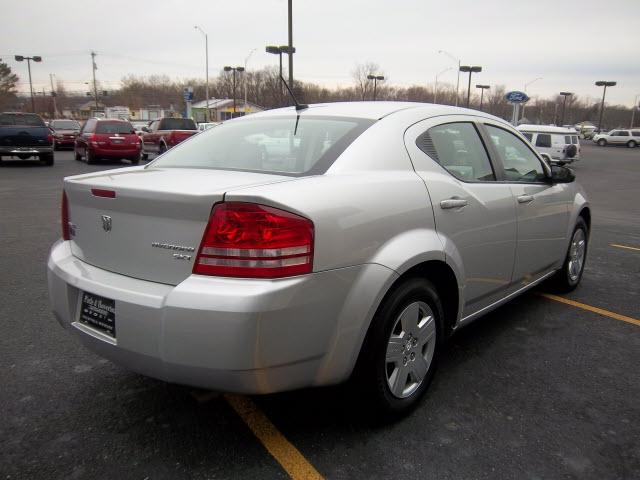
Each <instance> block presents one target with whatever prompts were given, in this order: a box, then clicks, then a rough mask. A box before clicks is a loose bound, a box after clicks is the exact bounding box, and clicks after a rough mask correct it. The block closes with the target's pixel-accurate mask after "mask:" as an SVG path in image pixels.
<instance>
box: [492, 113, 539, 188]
mask: <svg viewBox="0 0 640 480" xmlns="http://www.w3.org/2000/svg"><path fill="white" fill-rule="evenodd" d="M486 127H487V130H488V132H489V135H490V137H491V140H492V141H493V144H494V145H495V147H496V149H497V150H498V152H499V153H500V156H501V157H502V163H503V165H504V173H505V177H506V180H507V181H510V182H528V183H531V182H542V181H544V180H545V178H546V175H545V172H544V169H543V167H542V163H540V160H539V159H538V157H537V156H536V155H535V154H534V153H533V152H532V151H531V150H530V149H529V148H528V147H527V145H526V144H525V143H524V142H523V141H522V140H520V139H519V138H518V137H516V136H515V135H514V134H512V133H511V132H508V131H506V130H503V129H502V128H498V127H494V126H491V125H487V126H486Z"/></svg>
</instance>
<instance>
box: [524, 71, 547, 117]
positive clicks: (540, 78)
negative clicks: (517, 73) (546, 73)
mask: <svg viewBox="0 0 640 480" xmlns="http://www.w3.org/2000/svg"><path fill="white" fill-rule="evenodd" d="M538 80H542V77H537V78H534V79H533V80H531V81H530V82H527V83H525V84H524V93H527V88H529V85H531V84H532V83H533V82H537V81H538ZM526 106H527V104H526V103H523V104H522V118H524V109H525V107H526Z"/></svg>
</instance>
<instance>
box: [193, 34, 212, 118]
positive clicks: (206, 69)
mask: <svg viewBox="0 0 640 480" xmlns="http://www.w3.org/2000/svg"><path fill="white" fill-rule="evenodd" d="M193 28H195V29H196V30H199V31H200V33H202V35H204V65H205V66H204V95H205V96H206V97H207V99H206V108H207V109H206V110H205V113H204V121H205V122H208V121H209V36H208V35H207V33H206V32H205V31H204V30H202V29H201V28H200V27H199V26H198V25H196V26H195V27H193Z"/></svg>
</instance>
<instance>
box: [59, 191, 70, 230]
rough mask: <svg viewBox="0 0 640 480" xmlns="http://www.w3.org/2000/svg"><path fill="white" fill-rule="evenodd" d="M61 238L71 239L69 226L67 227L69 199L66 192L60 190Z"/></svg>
mask: <svg viewBox="0 0 640 480" xmlns="http://www.w3.org/2000/svg"><path fill="white" fill-rule="evenodd" d="M61 217H62V218H61V221H62V239H63V240H71V228H70V227H69V201H68V200H67V192H65V191H64V190H63V191H62V208H61Z"/></svg>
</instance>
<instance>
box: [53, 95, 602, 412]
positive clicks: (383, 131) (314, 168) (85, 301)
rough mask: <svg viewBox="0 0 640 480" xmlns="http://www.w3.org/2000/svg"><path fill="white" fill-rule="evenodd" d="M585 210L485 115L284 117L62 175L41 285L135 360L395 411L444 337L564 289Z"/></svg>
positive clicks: (387, 112)
mask: <svg viewBox="0 0 640 480" xmlns="http://www.w3.org/2000/svg"><path fill="white" fill-rule="evenodd" d="M256 138H261V139H262V140H261V141H260V142H256V141H255V139H256ZM265 145H266V146H269V148H267V147H265ZM273 146H277V148H275V147H273ZM272 147H273V148H272ZM590 219H591V214H590V208H589V204H588V201H587V199H586V195H585V193H584V191H583V190H582V188H581V187H580V186H579V185H578V184H577V183H576V182H575V177H574V175H573V173H572V171H571V170H570V169H568V168H565V167H559V166H555V165H554V166H550V165H548V164H547V163H545V162H544V161H543V160H542V159H541V158H540V156H539V155H538V154H537V153H536V152H535V151H534V150H533V149H532V148H531V147H530V145H529V144H528V142H527V141H526V140H525V139H524V138H523V137H522V136H521V135H520V133H519V132H518V131H517V130H515V129H514V128H512V127H511V126H510V125H509V124H507V123H506V122H504V121H503V120H501V119H499V118H496V117H493V116H490V115H487V114H484V113H481V112H477V111H474V110H465V109H461V108H453V107H447V106H440V105H428V104H419V103H397V102H372V103H367V102H359V103H336V104H323V105H311V106H309V107H307V108H301V109H299V110H295V109H293V108H285V109H280V110H273V111H268V112H263V113H259V114H255V115H251V116H247V117H243V118H239V119H234V120H231V121H228V122H225V123H224V124H222V125H220V126H218V127H216V128H214V129H211V130H207V131H205V132H203V133H201V134H200V135H197V136H194V137H192V138H191V139H189V140H187V141H185V142H183V143H181V144H180V145H178V146H177V147H175V148H173V149H171V150H170V151H168V152H167V153H165V154H163V155H161V156H160V157H158V158H157V159H156V160H155V161H153V162H151V163H150V164H148V165H146V166H142V167H130V168H123V169H118V170H110V171H107V172H103V173H90V174H86V175H78V176H74V177H68V178H66V179H65V181H64V192H63V202H62V232H63V238H62V239H61V240H60V241H59V242H57V243H56V244H55V245H54V246H53V248H52V250H51V253H50V256H49V260H48V281H49V291H50V297H51V303H52V306H53V311H54V312H55V315H56V317H57V319H58V321H59V322H60V323H61V324H62V325H63V326H64V327H65V328H67V329H69V331H71V332H73V333H74V334H75V335H76V336H77V337H78V338H79V339H80V340H81V341H82V342H83V343H84V344H85V345H86V346H87V347H88V348H89V349H91V350H93V351H94V352H96V353H98V354H99V355H102V356H103V357H106V358H109V359H111V360H112V361H114V362H115V363H118V364H120V365H123V366H124V367H126V368H129V369H131V370H133V371H136V372H140V373H142V374H145V375H149V376H152V377H156V378H160V379H163V380H166V381H168V382H175V383H180V384H186V385H193V386H197V387H203V388H209V389H215V390H223V391H233V392H243V393H254V394H262V393H270V392H276V391H283V390H289V389H297V388H302V387H308V386H319V385H330V384H336V383H339V382H343V381H345V380H347V379H352V380H353V381H355V382H358V384H359V387H360V388H359V389H358V391H359V392H361V393H362V394H363V395H365V396H367V398H368V399H369V400H368V402H367V403H368V404H371V405H373V406H375V408H376V409H378V410H379V411H382V412H386V413H396V414H397V413H403V412H406V411H408V410H409V409H410V408H411V407H413V406H415V405H416V403H417V401H418V400H419V399H420V397H421V396H422V395H423V394H424V392H425V391H426V389H427V388H428V386H429V383H430V381H431V379H432V377H433V374H434V371H435V366H436V361H437V359H438V356H439V355H440V352H441V351H442V345H443V342H445V341H446V339H447V338H448V337H449V336H450V335H451V334H452V333H453V332H454V331H456V330H457V329H459V328H460V327H463V326H465V325H467V324H468V323H469V322H471V321H472V320H474V319H476V318H478V317H480V316H481V315H483V314H485V313H487V312H489V311H490V310H492V309H494V308H496V307H497V306H499V305H501V304H502V303H504V302H506V301H508V300H509V299H511V298H513V297H514V296H516V295H518V294H520V293H522V292H524V291H526V290H528V289H530V288H532V287H534V286H535V285H537V284H539V283H540V282H542V281H545V280H547V282H546V284H547V285H548V286H549V287H553V288H555V289H556V290H564V291H567V290H571V289H573V288H575V287H576V286H577V285H578V283H579V282H580V279H581V276H582V272H583V269H584V264H585V258H586V253H587V244H588V239H589V228H590Z"/></svg>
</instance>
